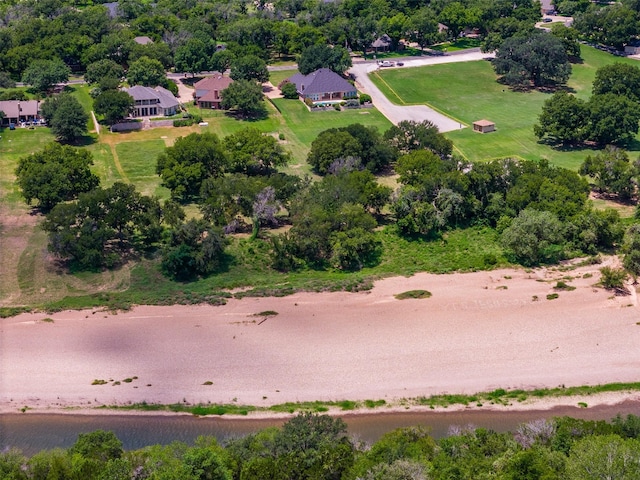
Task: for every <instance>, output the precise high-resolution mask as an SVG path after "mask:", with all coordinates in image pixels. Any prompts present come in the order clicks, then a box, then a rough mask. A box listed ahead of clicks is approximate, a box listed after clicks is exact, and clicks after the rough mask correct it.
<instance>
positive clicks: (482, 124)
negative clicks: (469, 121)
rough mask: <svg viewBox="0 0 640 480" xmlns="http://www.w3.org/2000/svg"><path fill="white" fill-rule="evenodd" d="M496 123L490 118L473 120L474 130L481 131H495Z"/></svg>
mask: <svg viewBox="0 0 640 480" xmlns="http://www.w3.org/2000/svg"><path fill="white" fill-rule="evenodd" d="M495 130H496V124H495V123H493V122H492V121H490V120H477V121H475V122H473V131H474V132H480V133H489V132H495Z"/></svg>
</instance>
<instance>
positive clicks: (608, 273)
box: [600, 267, 627, 290]
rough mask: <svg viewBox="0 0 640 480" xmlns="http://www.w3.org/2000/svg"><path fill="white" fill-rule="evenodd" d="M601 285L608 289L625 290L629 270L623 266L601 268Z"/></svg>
mask: <svg viewBox="0 0 640 480" xmlns="http://www.w3.org/2000/svg"><path fill="white" fill-rule="evenodd" d="M600 275H601V276H600V285H602V286H603V287H604V288H606V289H608V290H624V282H625V280H626V279H627V272H626V271H625V270H623V269H622V268H611V267H602V268H601V269H600Z"/></svg>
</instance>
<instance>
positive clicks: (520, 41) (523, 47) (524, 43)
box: [493, 32, 571, 88]
mask: <svg viewBox="0 0 640 480" xmlns="http://www.w3.org/2000/svg"><path fill="white" fill-rule="evenodd" d="M493 68H494V69H495V71H496V73H497V74H498V75H501V81H503V82H504V83H506V84H507V85H511V86H513V87H517V88H530V87H531V86H533V87H552V86H557V85H562V84H564V83H566V81H567V80H568V79H569V75H570V74H571V65H570V64H569V59H568V57H567V52H566V51H565V48H564V45H563V44H562V41H561V40H559V39H558V38H556V37H554V36H553V35H548V34H547V33H545V32H536V33H533V34H531V35H527V36H514V37H511V38H508V39H506V40H505V41H504V43H503V44H502V46H501V47H500V48H499V49H498V51H497V52H496V58H495V59H494V61H493Z"/></svg>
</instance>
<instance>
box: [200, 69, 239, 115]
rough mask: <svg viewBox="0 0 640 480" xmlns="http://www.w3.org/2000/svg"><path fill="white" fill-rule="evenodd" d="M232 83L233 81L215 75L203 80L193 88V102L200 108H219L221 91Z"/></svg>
mask: <svg viewBox="0 0 640 480" xmlns="http://www.w3.org/2000/svg"><path fill="white" fill-rule="evenodd" d="M232 83H233V79H231V78H230V77H225V76H224V75H222V74H221V73H216V74H215V75H213V76H211V77H206V78H203V79H202V80H200V81H198V82H196V83H195V84H194V85H193V86H194V87H195V89H196V91H195V92H194V93H193V100H194V101H195V103H196V104H197V105H198V107H200V108H220V102H221V101H222V91H223V90H224V89H225V88H227V87H228V86H229V85H231V84H232Z"/></svg>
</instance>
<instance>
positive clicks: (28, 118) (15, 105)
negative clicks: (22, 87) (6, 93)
mask: <svg viewBox="0 0 640 480" xmlns="http://www.w3.org/2000/svg"><path fill="white" fill-rule="evenodd" d="M40 103H41V102H40V101H39V100H3V101H0V112H4V118H3V119H2V121H1V122H0V124H2V125H10V124H12V123H13V124H14V125H19V124H20V123H22V122H39V121H40V120H41V117H40Z"/></svg>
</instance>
